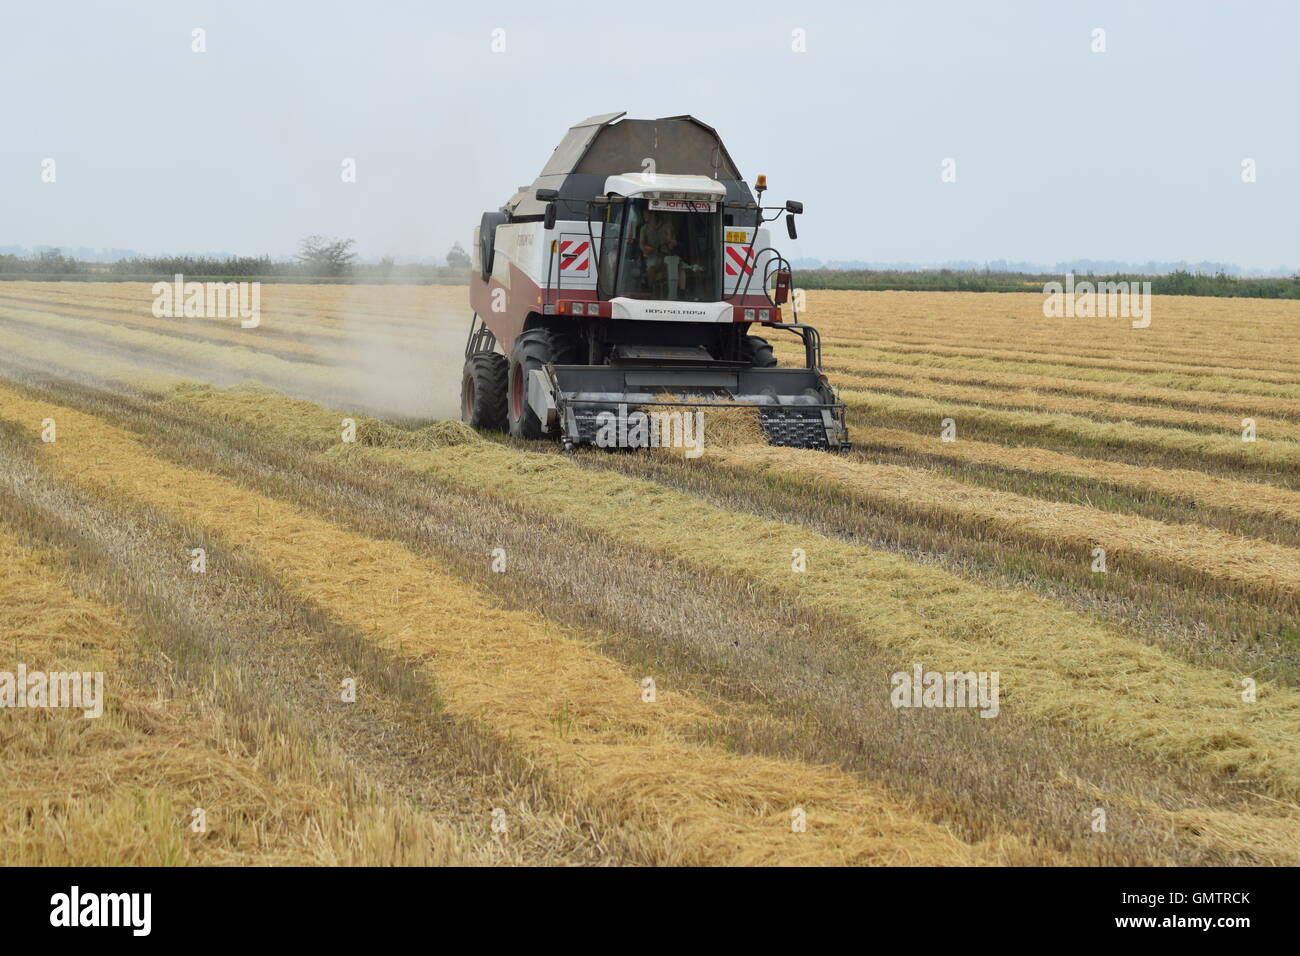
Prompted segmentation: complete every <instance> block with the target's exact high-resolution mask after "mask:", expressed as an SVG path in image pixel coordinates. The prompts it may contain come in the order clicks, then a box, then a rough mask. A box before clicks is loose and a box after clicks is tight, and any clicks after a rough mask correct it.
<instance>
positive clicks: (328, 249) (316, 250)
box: [297, 236, 357, 276]
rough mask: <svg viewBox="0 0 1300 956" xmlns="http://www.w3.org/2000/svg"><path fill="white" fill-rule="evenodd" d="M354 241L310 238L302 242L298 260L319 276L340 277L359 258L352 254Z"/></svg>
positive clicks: (321, 237)
mask: <svg viewBox="0 0 1300 956" xmlns="http://www.w3.org/2000/svg"><path fill="white" fill-rule="evenodd" d="M355 244H356V240H354V239H329V238H326V237H325V236H308V237H307V238H306V239H304V240H303V241H302V246H301V251H299V253H298V256H297V259H298V261H299V262H301V263H302V264H303V265H305V266H306V267H307V271H308V272H310V273H311V274H312V275H318V276H340V275H343V273H345V272H346V271H347V270H348V266H350V265H351V264H352V260H353V259H355V258H356V257H357V254H356V253H355V252H352V251H351V250H352V246H353V245H355Z"/></svg>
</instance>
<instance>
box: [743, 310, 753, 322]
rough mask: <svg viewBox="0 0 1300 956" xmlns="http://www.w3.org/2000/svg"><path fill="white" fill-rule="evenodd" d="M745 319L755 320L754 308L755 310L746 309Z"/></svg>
mask: <svg viewBox="0 0 1300 956" xmlns="http://www.w3.org/2000/svg"><path fill="white" fill-rule="evenodd" d="M745 321H746V322H753V321H754V310H753V309H746V310H745Z"/></svg>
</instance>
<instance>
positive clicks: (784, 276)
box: [772, 269, 790, 305]
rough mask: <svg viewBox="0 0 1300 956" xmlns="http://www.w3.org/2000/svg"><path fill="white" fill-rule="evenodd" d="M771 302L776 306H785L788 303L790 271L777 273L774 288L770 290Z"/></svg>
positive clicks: (785, 270)
mask: <svg viewBox="0 0 1300 956" xmlns="http://www.w3.org/2000/svg"><path fill="white" fill-rule="evenodd" d="M772 301H773V302H775V303H776V304H777V305H785V303H787V302H789V301H790V270H788V269H780V270H778V271H777V273H776V286H775V287H774V288H773V289H772Z"/></svg>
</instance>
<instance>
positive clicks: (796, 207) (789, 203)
mask: <svg viewBox="0 0 1300 956" xmlns="http://www.w3.org/2000/svg"><path fill="white" fill-rule="evenodd" d="M785 211H786V212H792V213H795V214H796V215H797V214H799V213H802V212H803V203H801V202H798V201H796V200H794V199H787V200H786V201H785Z"/></svg>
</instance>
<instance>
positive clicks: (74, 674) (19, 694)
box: [0, 664, 104, 719]
mask: <svg viewBox="0 0 1300 956" xmlns="http://www.w3.org/2000/svg"><path fill="white" fill-rule="evenodd" d="M5 707H74V708H78V709H80V710H81V712H82V713H83V714H84V715H85V716H86V717H88V718H91V719H94V718H96V717H101V716H103V714H104V672H103V671H95V672H93V673H91V672H90V671H86V672H84V673H83V672H78V671H71V672H66V671H29V670H27V665H26V664H19V665H18V672H17V673H14V672H12V671H0V708H5Z"/></svg>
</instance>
